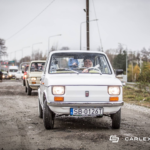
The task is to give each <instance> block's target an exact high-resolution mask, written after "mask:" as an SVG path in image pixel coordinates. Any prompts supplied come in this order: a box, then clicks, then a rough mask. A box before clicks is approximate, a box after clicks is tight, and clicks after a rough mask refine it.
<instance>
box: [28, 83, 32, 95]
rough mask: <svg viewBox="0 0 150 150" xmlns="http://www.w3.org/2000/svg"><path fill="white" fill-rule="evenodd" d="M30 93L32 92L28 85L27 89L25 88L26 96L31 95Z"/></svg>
mask: <svg viewBox="0 0 150 150" xmlns="http://www.w3.org/2000/svg"><path fill="white" fill-rule="evenodd" d="M31 92H32V89H31V88H30V86H29V84H28V87H27V94H28V95H31Z"/></svg>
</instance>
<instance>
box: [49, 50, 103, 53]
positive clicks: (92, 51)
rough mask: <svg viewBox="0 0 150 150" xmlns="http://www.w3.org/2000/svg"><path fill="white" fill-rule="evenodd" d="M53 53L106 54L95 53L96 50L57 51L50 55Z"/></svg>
mask: <svg viewBox="0 0 150 150" xmlns="http://www.w3.org/2000/svg"><path fill="white" fill-rule="evenodd" d="M53 53H100V54H105V53H104V52H101V51H95V50H90V51H89V50H57V51H51V52H50V54H53Z"/></svg>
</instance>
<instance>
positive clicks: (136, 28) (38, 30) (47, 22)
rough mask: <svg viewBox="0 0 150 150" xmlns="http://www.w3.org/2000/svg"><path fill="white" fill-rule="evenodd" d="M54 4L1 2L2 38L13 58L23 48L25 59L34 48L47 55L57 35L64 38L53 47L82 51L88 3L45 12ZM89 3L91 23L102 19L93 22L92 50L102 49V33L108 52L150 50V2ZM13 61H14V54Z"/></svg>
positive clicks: (58, 5) (60, 0)
mask: <svg viewBox="0 0 150 150" xmlns="http://www.w3.org/2000/svg"><path fill="white" fill-rule="evenodd" d="M52 1H53V0H0V38H2V39H5V40H6V46H7V48H8V53H9V54H10V52H13V51H17V50H21V49H23V48H24V49H23V55H31V52H32V48H33V50H34V51H35V50H38V49H40V50H43V51H46V50H47V49H48V37H49V36H53V35H57V34H62V35H61V36H56V37H51V38H50V40H49V44H50V47H51V46H56V45H57V47H58V49H60V48H61V47H63V46H68V47H69V48H70V49H73V50H75V49H80V24H81V22H84V21H86V13H85V12H84V11H83V9H85V8H86V0H55V1H54V2H53V3H52V4H51V5H50V6H49V7H48V8H47V9H45V10H44V8H46V7H47V6H48V5H49V4H50V3H51V2H52ZM89 1H90V11H89V12H90V20H93V19H98V22H96V21H93V22H90V48H91V49H92V50H97V49H98V47H100V46H101V43H100V38H99V32H98V31H100V37H101V41H102V46H103V49H104V50H107V49H110V48H117V47H118V43H123V44H125V45H124V47H126V46H127V47H128V49H132V50H141V49H142V48H143V47H145V48H146V49H148V48H150V0H89ZM93 3H94V5H93ZM94 6H95V9H94ZM42 10H44V11H43V12H42V13H41V14H40V15H39V16H38V17H37V15H38V14H39V13H40V12H41V11H42ZM95 12H96V13H95ZM95 14H96V15H95ZM96 16H97V18H96ZM35 17H36V19H34V18H35ZM33 19H34V20H33ZM32 20H33V21H32ZM31 21H32V22H31ZM30 22H31V23H30ZM27 24H28V25H27ZM26 25H27V26H26ZM85 25H86V24H85V23H83V24H82V39H81V43H82V49H85V48H86V26H85ZM25 26H26V27H25ZM24 27H25V28H24ZM23 28H24V29H23ZM21 29H22V30H21ZM20 30H21V31H20ZM18 31H20V32H18ZM17 32H18V33H17ZM16 33H17V34H16ZM14 34H15V36H13V35H14ZM39 42H41V43H40V44H35V43H39ZM33 44H35V45H33ZM29 46H30V47H29ZM26 47H28V48H26ZM21 55H22V53H21V51H17V53H16V56H17V58H18V59H19V58H20V57H21ZM10 57H11V58H12V57H14V53H11V56H10Z"/></svg>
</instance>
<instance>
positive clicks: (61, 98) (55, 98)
mask: <svg viewBox="0 0 150 150" xmlns="http://www.w3.org/2000/svg"><path fill="white" fill-rule="evenodd" d="M54 101H57V102H61V101H64V97H54Z"/></svg>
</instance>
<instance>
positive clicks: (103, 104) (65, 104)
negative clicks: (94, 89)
mask: <svg viewBox="0 0 150 150" xmlns="http://www.w3.org/2000/svg"><path fill="white" fill-rule="evenodd" d="M123 104H124V102H90V103H88V102H84V103H83V102H47V105H48V106H54V107H117V106H123Z"/></svg>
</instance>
